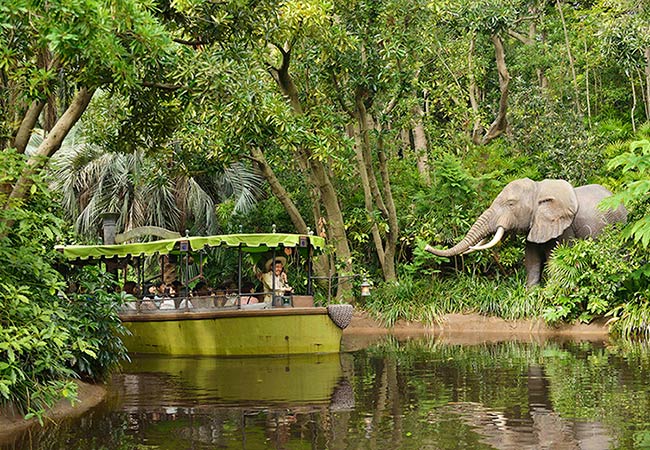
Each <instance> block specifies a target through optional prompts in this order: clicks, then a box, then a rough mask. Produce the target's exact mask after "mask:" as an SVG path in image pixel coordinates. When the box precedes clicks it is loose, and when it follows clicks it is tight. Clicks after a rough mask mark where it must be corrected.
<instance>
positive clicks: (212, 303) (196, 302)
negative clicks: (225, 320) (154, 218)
mask: <svg viewBox="0 0 650 450" xmlns="http://www.w3.org/2000/svg"><path fill="white" fill-rule="evenodd" d="M254 295H255V296H259V297H260V300H258V302H256V303H249V304H246V303H242V297H248V296H247V295H240V294H237V293H234V294H226V295H201V296H190V297H185V296H180V297H162V298H149V297H142V298H138V297H135V296H129V297H130V298H129V299H126V301H125V302H124V303H123V305H122V309H121V311H122V312H124V313H144V314H152V313H163V314H164V313H167V312H190V311H228V310H239V309H242V310H249V309H251V310H252V309H271V308H287V307H302V308H305V307H313V306H314V298H313V296H311V295H291V296H275V297H274V299H273V301H272V302H271V304H268V303H265V302H264V300H263V299H264V293H259V292H258V293H255V294H254Z"/></svg>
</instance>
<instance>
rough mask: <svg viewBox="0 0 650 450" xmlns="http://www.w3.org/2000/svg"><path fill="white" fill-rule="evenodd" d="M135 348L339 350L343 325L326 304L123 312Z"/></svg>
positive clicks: (211, 352)
mask: <svg viewBox="0 0 650 450" xmlns="http://www.w3.org/2000/svg"><path fill="white" fill-rule="evenodd" d="M121 318H122V322H123V323H124V325H125V327H126V328H127V329H128V330H129V331H130V333H131V335H130V336H124V337H123V341H124V343H125V345H126V347H127V349H128V350H129V352H132V353H145V354H147V353H148V354H160V355H174V356H181V355H203V356H246V355H290V354H307V353H338V352H339V351H340V349H341V335H342V330H341V329H340V328H339V327H338V326H337V325H336V324H334V322H333V321H332V319H331V318H330V317H329V315H328V313H327V309H326V308H277V309H269V310H256V311H246V310H231V311H205V312H182V313H179V312H171V313H167V312H155V313H139V314H122V315H121Z"/></svg>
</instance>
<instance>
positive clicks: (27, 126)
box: [11, 100, 45, 153]
mask: <svg viewBox="0 0 650 450" xmlns="http://www.w3.org/2000/svg"><path fill="white" fill-rule="evenodd" d="M44 106H45V102H44V101H39V100H34V101H33V102H32V104H31V105H29V108H28V109H27V112H26V113H25V115H24V117H23V120H22V121H21V122H20V127H19V128H18V131H17V132H16V136H15V137H14V139H13V142H12V144H11V145H12V147H14V148H15V149H16V150H17V151H18V153H25V150H26V149H27V144H28V143H29V138H30V137H31V135H32V130H33V129H34V127H35V126H36V122H37V121H38V116H39V115H40V114H41V111H43V107H44Z"/></svg>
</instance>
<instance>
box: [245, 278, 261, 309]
mask: <svg viewBox="0 0 650 450" xmlns="http://www.w3.org/2000/svg"><path fill="white" fill-rule="evenodd" d="M255 303H259V300H258V299H257V296H256V295H255V285H254V284H253V283H251V282H250V281H247V282H245V283H244V284H242V287H241V300H240V304H241V305H253V304H255Z"/></svg>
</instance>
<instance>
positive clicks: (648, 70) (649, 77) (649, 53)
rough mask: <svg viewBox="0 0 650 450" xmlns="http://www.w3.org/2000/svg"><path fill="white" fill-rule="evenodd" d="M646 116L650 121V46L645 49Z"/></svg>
mask: <svg viewBox="0 0 650 450" xmlns="http://www.w3.org/2000/svg"><path fill="white" fill-rule="evenodd" d="M645 92H646V94H645V117H646V120H647V121H650V47H648V48H646V49H645Z"/></svg>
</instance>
